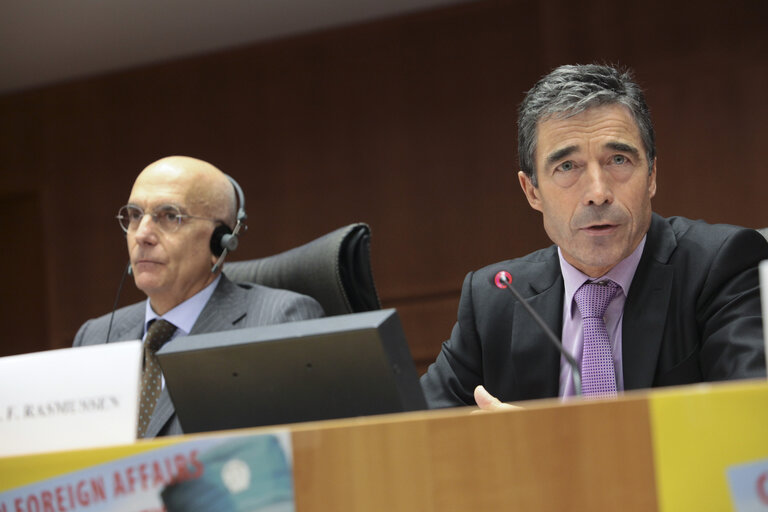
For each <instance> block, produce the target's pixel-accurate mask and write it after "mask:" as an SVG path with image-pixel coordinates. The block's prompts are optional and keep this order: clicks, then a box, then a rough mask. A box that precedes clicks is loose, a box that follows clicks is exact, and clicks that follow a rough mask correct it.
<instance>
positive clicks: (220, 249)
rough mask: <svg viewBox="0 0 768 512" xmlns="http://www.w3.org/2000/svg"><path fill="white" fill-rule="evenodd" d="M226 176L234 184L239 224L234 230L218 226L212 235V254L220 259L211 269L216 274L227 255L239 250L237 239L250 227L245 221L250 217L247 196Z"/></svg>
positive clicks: (237, 223) (233, 180)
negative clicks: (247, 213)
mask: <svg viewBox="0 0 768 512" xmlns="http://www.w3.org/2000/svg"><path fill="white" fill-rule="evenodd" d="M225 176H227V179H228V180H229V182H230V183H232V187H234V189H235V195H236V196H237V201H238V207H237V222H236V224H235V228H234V229H230V228H229V226H226V225H224V224H222V225H219V226H216V228H215V229H214V230H213V233H212V234H211V243H210V246H211V253H213V255H214V256H216V257H218V258H219V259H218V260H217V261H216V263H215V264H214V265H213V267H212V268H211V272H213V273H214V274H215V273H216V271H217V270H218V269H219V267H220V266H221V264H222V263H223V261H224V257H225V256H226V255H227V253H228V252H231V251H234V250H235V249H237V246H238V245H239V243H240V241H239V240H238V238H237V237H238V235H239V234H240V231H245V230H246V229H248V226H246V225H245V220H246V219H247V218H248V216H247V215H246V214H245V195H243V189H242V188H240V185H239V184H238V183H237V182H236V181H235V179H234V178H232V177H231V176H229V175H226V174H225Z"/></svg>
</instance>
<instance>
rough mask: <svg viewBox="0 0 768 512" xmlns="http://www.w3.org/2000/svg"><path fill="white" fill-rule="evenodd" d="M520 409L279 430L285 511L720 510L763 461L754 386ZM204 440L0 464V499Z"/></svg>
mask: <svg viewBox="0 0 768 512" xmlns="http://www.w3.org/2000/svg"><path fill="white" fill-rule="evenodd" d="M522 405H524V406H525V408H524V409H521V410H512V411H502V412H497V413H479V414H473V413H472V411H473V410H474V409H473V408H460V409H449V410H441V411H424V412H415V413H404V414H395V415H384V416H374V417H364V418H351V419H343V420H330V421H322V422H311V423H302V424H295V425H288V426H284V427H281V428H286V429H288V430H289V431H290V432H291V438H292V444H293V457H294V487H295V495H296V510H297V511H299V512H305V511H313V510H334V511H345V510H350V511H351V510H366V511H378V510H382V511H383V510H387V511H390V510H419V511H423V510H427V511H429V510H440V511H452V510H456V511H466V510H473V511H479V510H510V509H519V510H590V511H600V510H612V511H613V510H622V511H633V510H638V511H643V512H647V511H653V510H663V511H678V510H697V511H699V510H729V509H730V508H731V497H730V493H729V488H728V480H727V477H726V473H725V472H726V470H727V469H728V468H729V467H732V466H734V465H740V464H746V463H749V462H753V461H759V460H764V459H766V458H768V436H767V435H765V433H766V426H768V383H766V382H764V381H759V382H755V381H747V382H738V383H725V384H717V385H715V384H706V385H696V386H685V387H680V388H666V389H659V390H652V391H647V392H632V393H626V394H625V395H623V396H622V397H620V398H618V399H615V400H602V401H580V400H578V401H577V400H574V401H569V402H566V403H562V402H560V401H559V400H541V401H531V402H525V403H524V404H522ZM274 428H275V427H262V428H257V429H247V431H248V432H252V433H258V432H267V431H270V430H273V429H274ZM207 435H216V434H202V435H197V436H182V437H177V438H165V439H156V440H149V441H141V442H138V443H135V444H133V445H128V446H120V447H112V448H104V449H93V450H81V451H73V452H62V453H55V454H45V455H35V456H28V457H11V458H4V459H3V458H0V491H2V490H7V489H11V488H15V487H18V486H21V485H24V484H27V483H31V482H35V481H40V480H42V479H45V478H50V477H53V476H57V475H61V474H64V473H68V472H71V471H75V470H78V469H82V468H85V467H89V466H92V465H95V464H98V463H101V462H106V461H110V460H114V459H117V458H119V457H123V456H127V455H131V454H135V453H139V452H141V451H146V450H150V449H154V448H158V447H161V446H166V445H170V444H173V443H177V442H179V441H181V440H184V439H190V438H194V437H205V436H207Z"/></svg>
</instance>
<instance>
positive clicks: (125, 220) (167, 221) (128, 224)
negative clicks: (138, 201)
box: [117, 204, 217, 233]
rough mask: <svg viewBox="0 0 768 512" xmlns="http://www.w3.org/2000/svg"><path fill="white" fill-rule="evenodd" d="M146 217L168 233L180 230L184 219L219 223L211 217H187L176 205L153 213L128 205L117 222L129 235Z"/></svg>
mask: <svg viewBox="0 0 768 512" xmlns="http://www.w3.org/2000/svg"><path fill="white" fill-rule="evenodd" d="M145 215H149V216H150V217H152V220H153V221H154V222H155V224H157V226H158V227H159V228H160V229H161V230H162V231H165V232H166V233H173V232H174V231H176V230H178V229H179V226H181V223H182V221H183V220H184V219H201V220H210V221H213V222H217V221H216V219H212V218H209V217H196V216H194V215H187V214H185V213H181V210H179V208H178V207H177V206H174V205H171V204H169V205H161V206H158V207H157V208H155V209H154V210H153V211H152V213H146V212H145V211H144V210H142V209H141V207H139V206H135V205H132V204H127V205H125V206H123V207H122V208H120V210H119V211H118V212H117V221H118V222H119V223H120V227H121V228H123V231H125V232H126V233H128V232H129V231H136V230H137V229H138V228H139V224H141V220H142V219H143V218H144V216H145Z"/></svg>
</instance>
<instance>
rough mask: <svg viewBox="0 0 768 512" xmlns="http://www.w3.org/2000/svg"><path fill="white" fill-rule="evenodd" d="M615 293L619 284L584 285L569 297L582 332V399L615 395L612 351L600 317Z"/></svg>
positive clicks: (605, 282) (603, 321) (603, 322)
mask: <svg viewBox="0 0 768 512" xmlns="http://www.w3.org/2000/svg"><path fill="white" fill-rule="evenodd" d="M618 291H619V285H617V284H616V283H614V282H613V281H604V282H601V283H584V284H583V285H582V286H581V288H579V289H578V290H577V291H576V295H574V297H573V298H574V300H575V301H576V305H577V306H578V307H579V311H580V312H581V318H582V322H583V329H584V350H583V352H582V358H581V384H582V392H583V393H584V395H586V396H589V395H591V396H595V397H605V396H616V372H615V369H614V366H613V351H612V350H611V340H610V339H608V330H607V329H606V328H605V320H604V319H603V315H605V310H606V309H608V304H610V303H611V301H612V300H613V298H614V297H615V296H616V293H617V292H618Z"/></svg>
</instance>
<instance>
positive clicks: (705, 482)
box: [650, 380, 768, 512]
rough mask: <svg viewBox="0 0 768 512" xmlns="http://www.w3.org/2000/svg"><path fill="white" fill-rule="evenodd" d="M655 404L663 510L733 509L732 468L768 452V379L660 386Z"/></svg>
mask: <svg viewBox="0 0 768 512" xmlns="http://www.w3.org/2000/svg"><path fill="white" fill-rule="evenodd" d="M650 407H651V425H652V435H653V445H654V459H655V465H656V489H657V492H658V497H659V510H660V511H661V512H677V511H680V510H696V511H697V512H700V511H708V510H712V511H723V510H732V505H731V496H730V491H729V488H728V477H727V474H726V470H727V469H728V468H729V467H730V466H733V465H739V464H744V463H747V462H751V461H755V460H758V459H762V458H765V457H768V383H766V382H765V381H763V380H760V381H742V382H738V383H731V384H718V385H716V386H713V385H707V384H702V385H698V386H686V387H680V388H670V389H669V390H658V391H655V392H653V393H651V394H650Z"/></svg>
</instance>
